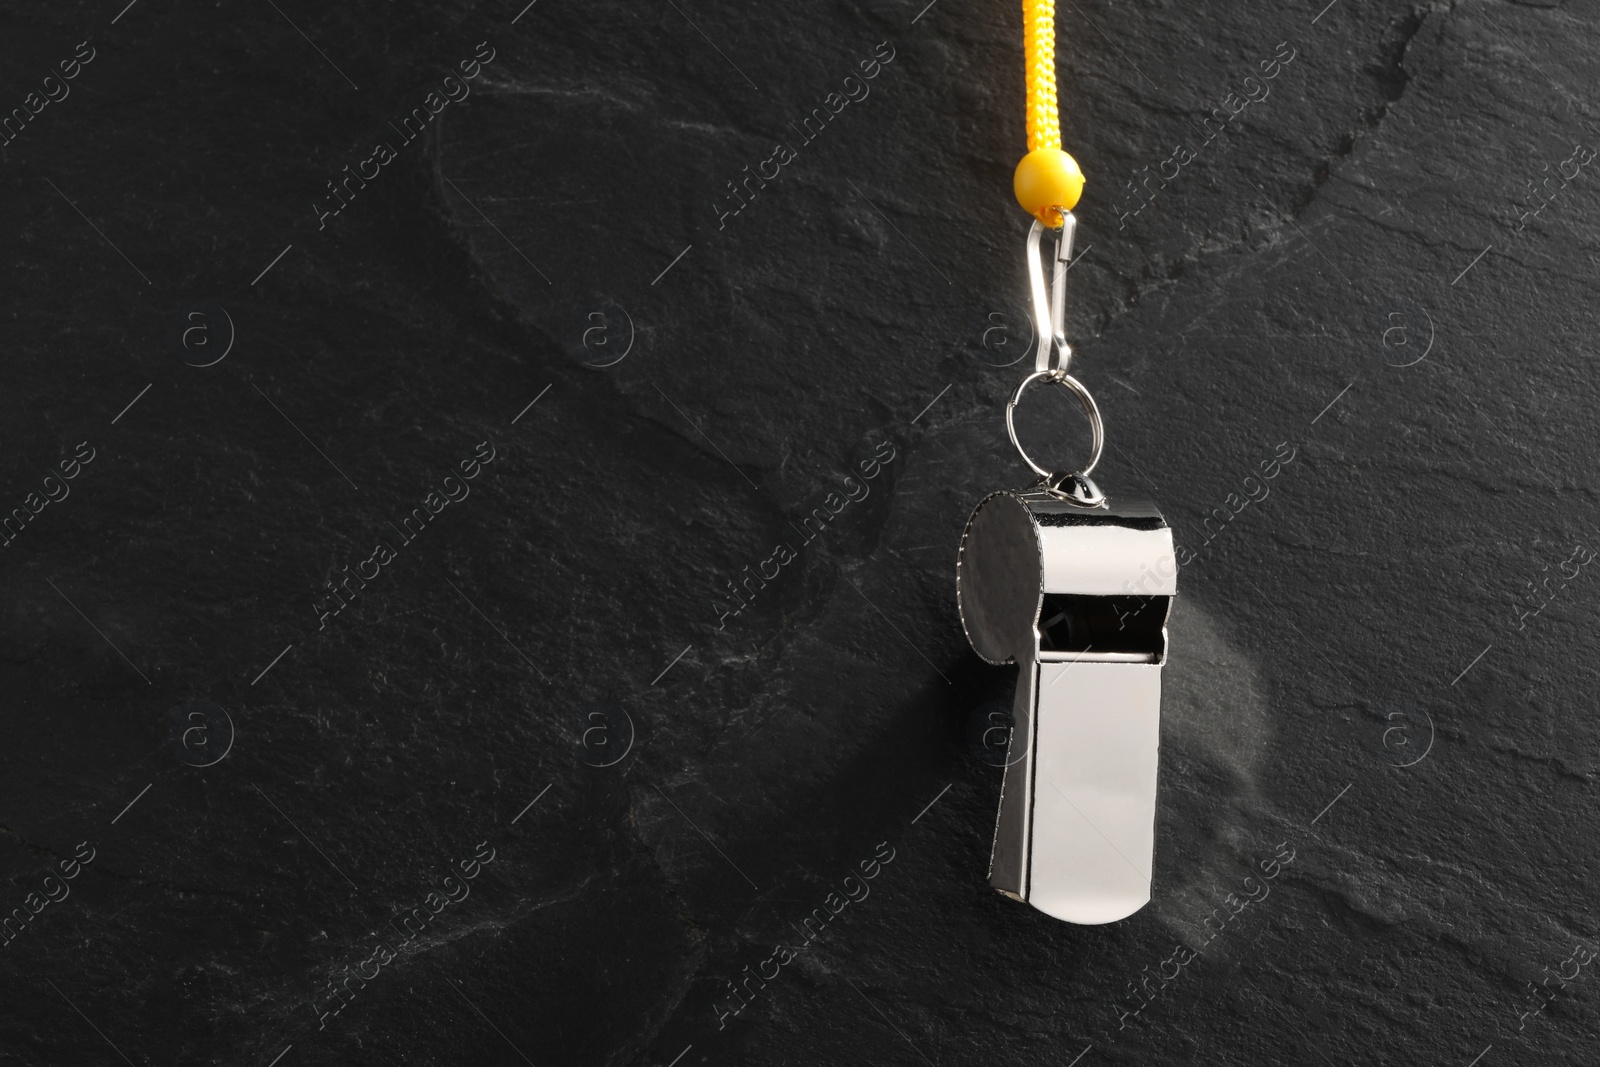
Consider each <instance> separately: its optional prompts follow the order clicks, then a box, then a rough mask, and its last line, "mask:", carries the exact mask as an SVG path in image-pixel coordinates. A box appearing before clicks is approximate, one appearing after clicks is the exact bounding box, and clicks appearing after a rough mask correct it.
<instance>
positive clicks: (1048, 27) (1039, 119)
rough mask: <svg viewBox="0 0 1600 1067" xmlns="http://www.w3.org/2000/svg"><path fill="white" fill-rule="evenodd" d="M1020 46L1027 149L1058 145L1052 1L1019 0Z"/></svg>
mask: <svg viewBox="0 0 1600 1067" xmlns="http://www.w3.org/2000/svg"><path fill="white" fill-rule="evenodd" d="M1022 35H1023V36H1022V50H1023V57H1024V62H1025V63H1026V64H1027V82H1028V151H1030V152H1032V151H1034V150H1036V149H1040V148H1055V149H1060V147H1061V114H1060V112H1059V111H1058V110H1057V109H1056V3H1055V0H1022Z"/></svg>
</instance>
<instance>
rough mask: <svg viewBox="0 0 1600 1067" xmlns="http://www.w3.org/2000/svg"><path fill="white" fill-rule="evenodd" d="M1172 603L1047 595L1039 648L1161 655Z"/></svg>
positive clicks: (1147, 598) (1160, 599) (1154, 599)
mask: <svg viewBox="0 0 1600 1067" xmlns="http://www.w3.org/2000/svg"><path fill="white" fill-rule="evenodd" d="M1171 599H1172V598H1171V597H1164V596H1083V595H1080V594H1076V593H1046V594H1045V595H1044V603H1043V605H1042V606H1041V607H1040V609H1039V650H1040V651H1041V652H1135V653H1145V654H1153V655H1159V654H1160V653H1161V652H1162V650H1163V648H1164V645H1165V641H1164V639H1163V637H1162V629H1163V628H1164V627H1165V626H1166V623H1167V608H1168V606H1169V604H1170V602H1171Z"/></svg>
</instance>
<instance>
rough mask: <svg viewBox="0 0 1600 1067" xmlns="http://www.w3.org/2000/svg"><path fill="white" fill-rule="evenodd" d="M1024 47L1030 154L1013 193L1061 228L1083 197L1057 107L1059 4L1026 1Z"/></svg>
mask: <svg viewBox="0 0 1600 1067" xmlns="http://www.w3.org/2000/svg"><path fill="white" fill-rule="evenodd" d="M1022 48H1023V55H1024V58H1025V62H1026V64H1027V93H1028V154H1027V155H1026V156H1024V157H1023V158H1022V162H1021V163H1018V164H1017V170H1016V173H1015V174H1014V175H1013V176H1012V180H1011V184H1012V189H1013V191H1014V192H1015V193H1016V195H1017V203H1019V204H1021V205H1022V208H1023V210H1024V211H1026V212H1027V213H1028V214H1030V215H1032V216H1033V217H1034V218H1036V219H1038V220H1039V221H1040V222H1042V223H1044V224H1045V225H1046V226H1050V227H1056V226H1060V225H1061V224H1062V221H1063V220H1062V218H1061V212H1062V211H1071V210H1072V208H1073V207H1074V206H1075V205H1076V204H1077V203H1078V197H1079V196H1081V195H1082V193H1083V172H1082V171H1081V170H1079V169H1078V163H1077V161H1076V160H1074V159H1073V158H1072V157H1071V156H1069V155H1067V154H1066V153H1065V152H1063V151H1062V150H1061V113H1060V111H1059V110H1058V109H1057V107H1056V4H1055V0H1022Z"/></svg>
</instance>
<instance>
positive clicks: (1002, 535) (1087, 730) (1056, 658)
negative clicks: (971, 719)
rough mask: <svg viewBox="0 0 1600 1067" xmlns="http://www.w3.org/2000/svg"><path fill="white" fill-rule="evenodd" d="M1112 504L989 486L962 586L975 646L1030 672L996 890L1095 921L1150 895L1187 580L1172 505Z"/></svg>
mask: <svg viewBox="0 0 1600 1067" xmlns="http://www.w3.org/2000/svg"><path fill="white" fill-rule="evenodd" d="M1076 480H1078V481H1081V482H1086V483H1087V482H1088V479H1087V477H1083V476H1078V477H1077V479H1076ZM1088 484H1089V485H1090V486H1091V487H1092V484H1093V483H1088ZM1093 495H1095V496H1098V495H1099V494H1098V492H1095V493H1094V494H1093ZM1101 501H1102V502H1101V503H1100V504H1098V505H1096V506H1085V505H1083V504H1080V503H1077V502H1076V501H1075V500H1074V499H1072V498H1071V496H1070V495H1067V494H1063V493H1061V492H1059V491H1056V490H1052V489H1051V488H1049V487H1048V483H1047V485H1045V486H1041V487H1039V488H1037V489H1034V490H1029V491H1023V492H1011V491H1002V492H998V493H993V494H991V495H990V496H988V497H986V498H985V499H984V500H983V501H982V502H981V503H979V504H978V506H977V508H976V509H975V510H974V511H973V513H972V517H971V519H970V520H968V522H967V528H966V532H965V533H964V534H963V535H962V539H961V552H960V560H959V562H958V564H957V579H956V595H957V599H958V601H959V602H960V608H961V622H962V626H963V627H964V628H965V629H966V632H967V639H968V640H969V641H970V642H971V643H972V647H973V650H974V651H976V652H977V653H978V655H979V656H982V657H983V658H984V659H986V660H988V661H989V662H990V663H995V664H1003V663H1012V662H1015V663H1016V664H1017V665H1018V668H1019V676H1018V678H1017V696H1016V704H1015V710H1014V712H1013V724H1012V729H1011V740H1010V746H1009V749H1008V751H1007V757H1006V768H1005V781H1004V785H1003V786H1002V790H1001V795H1000V815H999V819H998V822H997V823H996V826H995V835H994V852H993V855H992V858H991V860H990V865H989V884H990V885H992V886H994V887H995V888H996V889H998V890H1000V892H1002V893H1004V894H1006V895H1007V896H1009V897H1012V898H1014V899H1016V900H1021V901H1025V902H1027V903H1029V904H1032V905H1033V906H1034V907H1036V908H1038V909H1039V910H1040V911H1042V912H1044V913H1045V914H1046V915H1051V916H1054V917H1055V918H1057V919H1064V920H1066V921H1067V922H1072V923H1083V924H1095V923H1108V922H1113V921H1115V920H1117V919H1123V918H1126V917H1127V916H1129V915H1131V914H1133V913H1134V912H1135V911H1138V910H1139V909H1140V908H1141V907H1143V906H1144V905H1145V904H1146V903H1148V902H1149V900H1150V878H1151V868H1152V861H1153V859H1154V856H1155V815H1156V765H1157V756H1158V752H1159V749H1160V743H1161V664H1162V662H1163V661H1164V660H1165V659H1166V651H1167V633H1166V622H1167V613H1168V609H1169V606H1170V604H1171V599H1172V597H1173V595H1174V594H1175V593H1176V592H1177V574H1178V566H1177V560H1176V558H1175V556H1174V553H1173V545H1172V531H1171V530H1170V529H1168V527H1167V524H1166V521H1165V520H1164V519H1162V517H1161V514H1160V512H1158V511H1157V510H1156V509H1155V508H1154V507H1152V506H1151V505H1149V504H1147V503H1144V502H1142V501H1122V500H1116V501H1112V500H1107V499H1105V498H1101Z"/></svg>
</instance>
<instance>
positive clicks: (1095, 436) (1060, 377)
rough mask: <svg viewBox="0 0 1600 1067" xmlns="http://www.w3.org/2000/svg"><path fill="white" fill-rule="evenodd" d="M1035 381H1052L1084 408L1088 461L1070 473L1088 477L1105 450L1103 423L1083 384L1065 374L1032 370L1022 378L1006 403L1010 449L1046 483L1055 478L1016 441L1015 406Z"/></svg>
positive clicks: (1097, 408) (1058, 371) (1057, 371)
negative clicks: (1087, 434)
mask: <svg viewBox="0 0 1600 1067" xmlns="http://www.w3.org/2000/svg"><path fill="white" fill-rule="evenodd" d="M1037 381H1046V382H1055V383H1057V384H1058V385H1061V386H1063V387H1065V388H1066V390H1067V392H1069V393H1071V394H1072V395H1073V396H1074V397H1076V398H1077V400H1078V404H1079V406H1080V407H1082V408H1083V413H1084V415H1086V416H1088V419H1089V433H1090V435H1091V442H1092V443H1091V444H1090V448H1089V462H1088V463H1085V464H1084V465H1083V467H1082V468H1080V469H1079V470H1077V471H1075V472H1073V473H1075V474H1079V475H1082V476H1083V477H1085V478H1087V477H1088V476H1089V473H1090V472H1091V471H1093V470H1094V468H1095V466H1096V465H1097V464H1098V463H1099V462H1100V453H1101V452H1102V451H1103V450H1104V449H1105V444H1106V428H1105V423H1104V422H1103V421H1102V420H1101V418H1100V408H1099V407H1098V406H1096V404H1095V402H1094V397H1092V396H1090V395H1089V390H1088V389H1086V388H1084V385H1083V383H1082V382H1080V381H1078V379H1076V378H1074V377H1073V376H1072V375H1070V374H1068V373H1066V372H1065V371H1060V370H1042V371H1035V372H1034V373H1032V374H1030V375H1028V376H1027V377H1026V378H1024V379H1022V382H1021V384H1020V385H1018V386H1017V389H1016V392H1014V393H1012V394H1011V399H1010V400H1009V401H1007V402H1006V434H1007V435H1008V436H1009V437H1010V438H1011V444H1012V446H1013V447H1014V448H1015V449H1016V450H1017V455H1019V456H1021V457H1022V462H1024V463H1026V464H1027V465H1028V467H1029V468H1030V469H1031V470H1032V471H1033V473H1035V474H1037V475H1038V476H1039V477H1040V478H1043V479H1044V480H1045V481H1047V482H1049V481H1051V480H1052V479H1054V478H1055V477H1056V474H1055V472H1053V471H1048V470H1045V469H1044V468H1043V467H1041V466H1039V464H1037V463H1035V462H1034V461H1033V457H1031V456H1029V455H1028V453H1027V450H1026V449H1024V448H1023V447H1022V442H1021V441H1019V440H1017V423H1016V410H1017V404H1018V402H1019V401H1021V400H1022V394H1023V393H1024V392H1025V391H1027V388H1028V386H1030V385H1032V384H1033V383H1034V382H1037Z"/></svg>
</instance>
